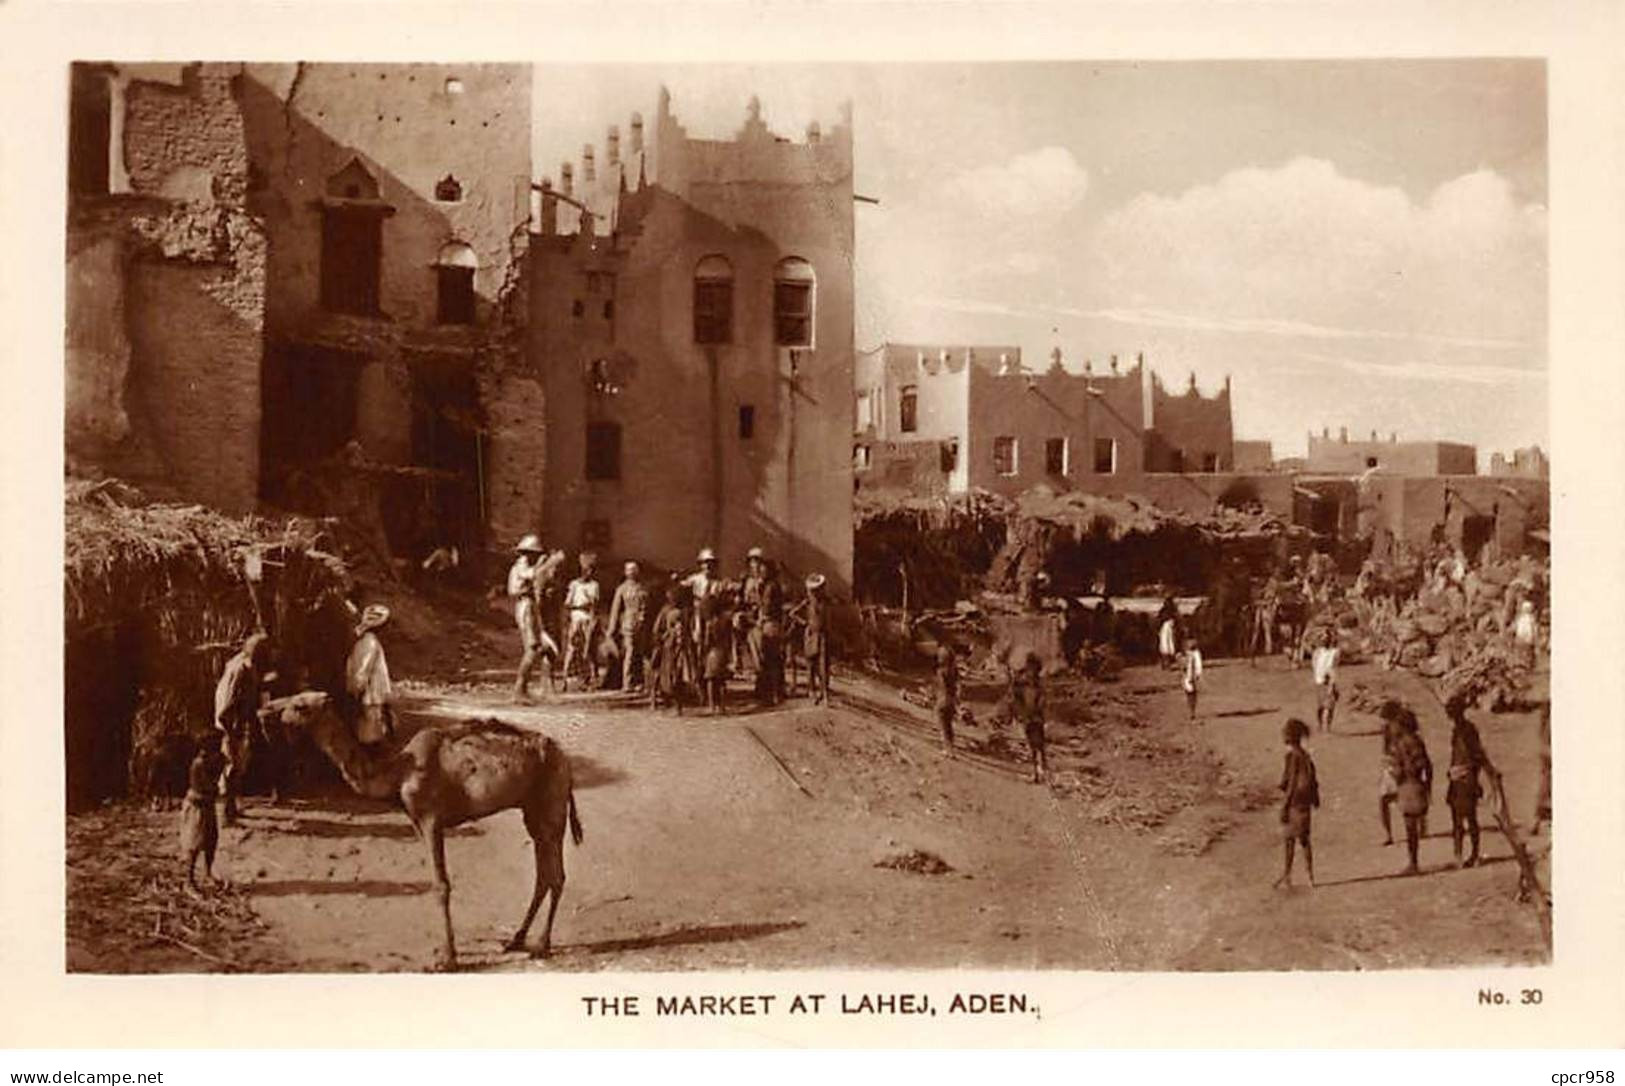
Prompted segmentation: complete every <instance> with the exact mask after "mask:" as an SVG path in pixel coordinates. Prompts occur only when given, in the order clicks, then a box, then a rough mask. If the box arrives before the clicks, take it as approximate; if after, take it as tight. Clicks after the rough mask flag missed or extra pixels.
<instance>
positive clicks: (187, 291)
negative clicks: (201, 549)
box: [128, 261, 260, 512]
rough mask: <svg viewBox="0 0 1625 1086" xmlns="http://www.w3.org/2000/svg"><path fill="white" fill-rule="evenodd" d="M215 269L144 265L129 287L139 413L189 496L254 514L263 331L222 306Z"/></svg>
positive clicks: (137, 267) (135, 267) (135, 406)
mask: <svg viewBox="0 0 1625 1086" xmlns="http://www.w3.org/2000/svg"><path fill="white" fill-rule="evenodd" d="M221 280H222V275H221V273H220V272H219V271H217V270H216V269H213V268H210V267H207V266H196V265H185V264H179V263H174V262H162V261H138V262H136V263H135V264H134V265H133V266H132V268H131V275H130V280H129V300H128V305H129V309H130V339H131V345H132V347H133V355H134V364H133V366H132V378H133V380H132V385H131V400H132V402H131V405H130V410H131V412H132V414H134V415H136V416H137V417H138V418H139V419H141V420H142V425H143V428H144V430H145V432H146V433H148V434H149V435H150V439H151V441H152V443H153V445H154V447H155V449H156V451H157V453H158V456H159V457H160V458H161V460H162V461H163V463H164V464H165V465H166V466H167V467H168V468H169V470H170V472H171V477H172V479H173V480H174V482H175V483H176V485H177V486H178V487H179V488H180V490H181V491H182V492H183V493H186V494H192V495H195V496H197V497H198V498H200V499H201V500H203V501H204V502H205V503H206V504H208V505H211V506H214V507H215V508H218V509H222V510H226V511H228V512H247V511H250V510H252V509H253V508H254V503H255V499H256V495H257V490H258V479H259V423H260V396H259V382H260V327H259V324H258V322H257V321H250V320H246V319H244V317H243V315H242V314H240V313H238V312H235V311H233V310H232V309H231V308H229V307H227V306H225V305H222V304H221V302H220V300H219V298H218V297H217V289H218V288H219V286H220V285H221Z"/></svg>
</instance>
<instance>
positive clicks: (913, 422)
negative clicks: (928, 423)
mask: <svg viewBox="0 0 1625 1086" xmlns="http://www.w3.org/2000/svg"><path fill="white" fill-rule="evenodd" d="M919 411H920V390H919V389H918V388H917V387H915V386H914V385H904V386H903V394H902V397H901V399H900V400H899V401H898V404H897V426H898V429H900V430H902V432H903V433H905V434H912V433H914V432H915V431H916V430H918V429H919V428H920V417H919Z"/></svg>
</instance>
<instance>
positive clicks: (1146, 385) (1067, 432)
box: [853, 343, 1235, 493]
mask: <svg viewBox="0 0 1625 1086" xmlns="http://www.w3.org/2000/svg"><path fill="white" fill-rule="evenodd" d="M855 412H856V419H855V422H856V428H855V432H854V453H853V455H854V462H855V463H856V465H857V469H858V472H859V475H860V478H862V479H863V480H865V481H866V482H874V483H882V482H889V483H890V484H891V485H904V486H907V487H909V488H911V489H918V490H922V491H927V492H929V491H931V490H935V489H943V490H946V491H947V492H950V493H957V492H963V491H965V490H968V489H980V490H989V491H994V492H1000V493H1017V492H1020V491H1023V490H1026V489H1028V488H1030V487H1032V486H1035V485H1037V484H1039V483H1046V484H1048V485H1050V486H1052V487H1054V488H1055V489H1057V490H1069V489H1090V490H1099V489H1102V488H1105V489H1108V490H1109V489H1119V490H1121V489H1122V488H1123V479H1124V477H1136V478H1137V477H1139V476H1142V475H1145V474H1148V473H1167V474H1176V475H1178V474H1186V473H1192V474H1197V473H1200V474H1207V475H1215V474H1221V473H1228V472H1231V471H1232V470H1234V464H1235V457H1234V452H1233V447H1234V434H1233V432H1232V425H1231V418H1230V384H1229V381H1228V380H1226V382H1225V385H1224V387H1223V388H1222V389H1221V390H1220V391H1219V392H1218V393H1217V394H1216V395H1214V396H1211V397H1209V396H1204V395H1202V394H1201V392H1200V391H1199V390H1198V389H1197V388H1196V381H1195V378H1194V376H1193V377H1192V379H1191V381H1190V384H1189V386H1188V387H1187V388H1186V389H1185V391H1184V392H1182V393H1178V394H1175V393H1171V392H1169V391H1168V390H1167V389H1166V388H1165V387H1164V386H1163V384H1162V381H1161V379H1160V378H1159V377H1158V376H1157V375H1156V374H1155V373H1153V372H1152V371H1151V369H1150V368H1149V367H1147V366H1146V364H1145V361H1144V359H1143V357H1142V358H1137V359H1136V361H1135V363H1134V365H1133V366H1132V367H1130V368H1127V369H1124V368H1122V367H1121V366H1120V365H1119V363H1118V360H1117V358H1116V357H1115V356H1113V357H1112V358H1111V359H1110V361H1109V363H1108V364H1107V365H1106V366H1104V367H1099V368H1097V367H1096V366H1095V365H1094V364H1093V363H1091V362H1086V363H1085V365H1084V369H1083V372H1081V373H1075V372H1072V371H1069V370H1067V369H1066V368H1065V367H1064V366H1063V365H1062V360H1061V355H1060V352H1059V350H1057V351H1055V352H1054V353H1053V354H1052V355H1051V357H1050V361H1049V365H1048V366H1046V367H1045V368H1044V369H1043V370H1042V371H1038V370H1033V369H1029V368H1028V367H1027V366H1026V365H1024V363H1023V361H1022V357H1021V350H1020V348H1018V347H1013V346H1002V347H1001V346H991V347H964V346H956V347H942V346H922V345H917V344H895V343H893V344H887V345H885V346H884V347H883V348H881V349H880V350H879V351H876V352H874V353H872V354H870V355H867V356H865V357H864V358H863V359H862V360H861V361H860V363H859V368H858V373H857V380H856V406H855ZM922 442H923V443H930V444H933V445H935V446H936V447H937V449H938V451H939V456H938V457H937V463H936V470H935V471H934V472H933V471H932V470H930V464H929V461H930V458H929V457H922V456H920V455H919V454H918V453H917V451H916V450H913V449H907V448H906V446H909V445H911V444H917V443H922ZM899 465H904V467H899ZM920 466H924V468H925V469H926V470H924V471H923V472H922V471H920V470H916V468H918V467H920ZM938 476H940V478H939V477H938Z"/></svg>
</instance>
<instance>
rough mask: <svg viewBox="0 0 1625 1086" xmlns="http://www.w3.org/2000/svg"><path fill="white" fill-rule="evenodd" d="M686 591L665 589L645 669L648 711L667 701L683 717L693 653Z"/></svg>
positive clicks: (679, 587)
mask: <svg viewBox="0 0 1625 1086" xmlns="http://www.w3.org/2000/svg"><path fill="white" fill-rule="evenodd" d="M687 601H688V588H687V586H686V585H683V584H679V583H674V584H671V585H669V586H667V588H666V605H665V606H664V607H662V608H661V609H660V614H659V615H657V616H655V626H654V632H653V638H652V639H653V642H654V649H653V651H652V652H651V654H650V657H649V664H648V666H647V667H646V668H645V669H644V670H645V672H646V673H647V674H648V676H649V708H651V709H653V708H655V707H656V706H657V705H659V704H660V703H661V702H663V701H670V702H671V705H672V710H673V712H675V713H676V714H677V715H678V716H682V715H683V694H684V688H685V687H686V686H687V684H688V679H689V676H690V675H691V674H692V671H691V669H690V660H691V659H692V657H693V654H694V640H693V623H692V622H690V621H689V617H688V608H687V606H686V603H687Z"/></svg>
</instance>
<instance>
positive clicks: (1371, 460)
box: [1365, 456, 1377, 468]
mask: <svg viewBox="0 0 1625 1086" xmlns="http://www.w3.org/2000/svg"><path fill="white" fill-rule="evenodd" d="M1365 466H1366V467H1368V468H1374V467H1376V466H1377V458H1376V457H1375V456H1368V457H1366V458H1365Z"/></svg>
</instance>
